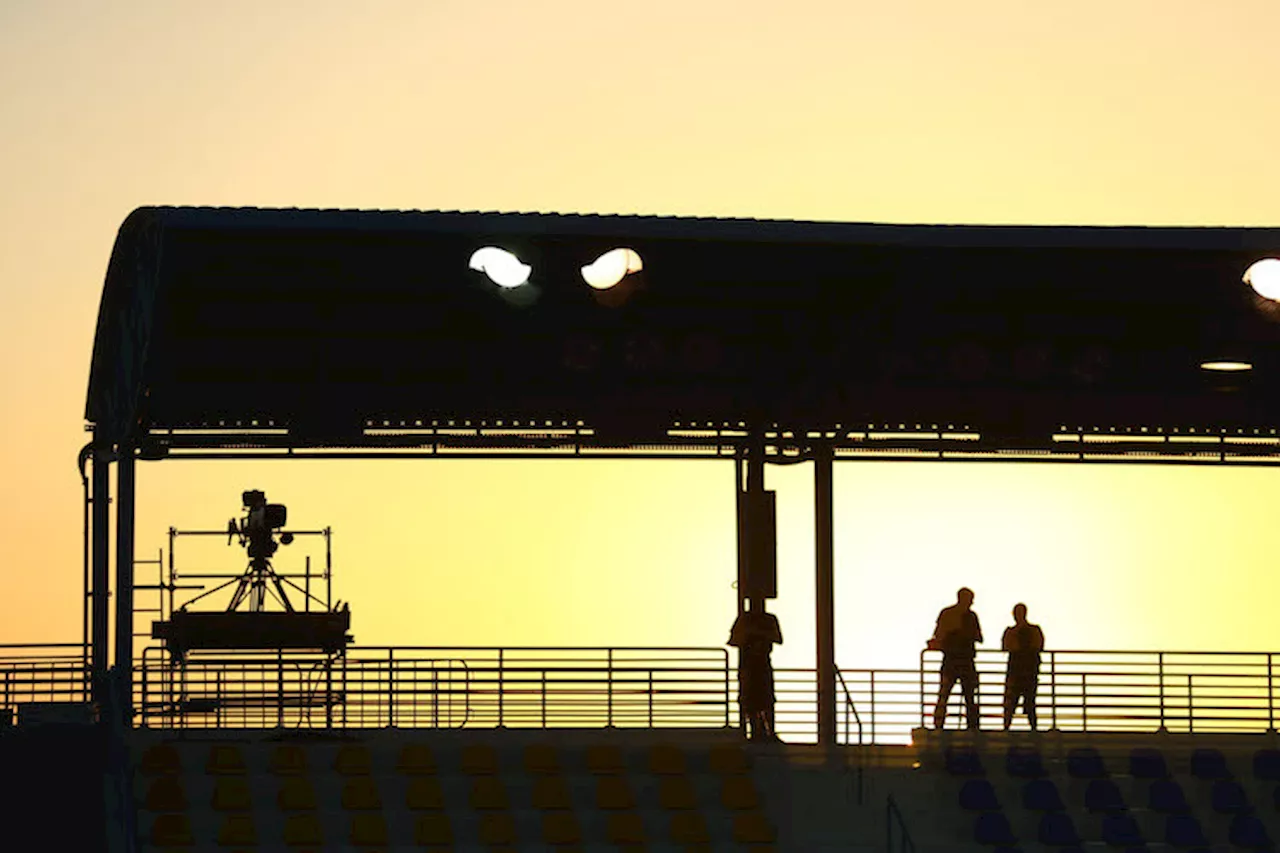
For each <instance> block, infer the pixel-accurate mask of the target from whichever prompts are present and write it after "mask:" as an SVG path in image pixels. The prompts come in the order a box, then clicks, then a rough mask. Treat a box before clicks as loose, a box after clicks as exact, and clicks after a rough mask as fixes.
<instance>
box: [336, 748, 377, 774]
mask: <svg viewBox="0 0 1280 853" xmlns="http://www.w3.org/2000/svg"><path fill="white" fill-rule="evenodd" d="M333 769H334V770H337V771H338V772H339V773H341V774H342V775H343V776H368V775H369V774H370V773H372V772H373V756H372V755H370V754H369V747H367V746H365V745H364V744H360V743H347V744H343V745H342V748H341V749H339V750H338V754H337V756H336V757H335V758H334V759H333Z"/></svg>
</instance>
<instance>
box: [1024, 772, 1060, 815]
mask: <svg viewBox="0 0 1280 853" xmlns="http://www.w3.org/2000/svg"><path fill="white" fill-rule="evenodd" d="M1022 807H1023V808H1024V809H1026V810H1027V811H1032V812H1060V811H1064V810H1065V808H1066V807H1065V806H1064V805H1063V804H1062V795H1061V794H1060V793H1058V786H1057V785H1055V784H1054V783H1053V780H1052V779H1032V780H1031V781H1030V782H1028V783H1027V784H1025V785H1023V786H1022Z"/></svg>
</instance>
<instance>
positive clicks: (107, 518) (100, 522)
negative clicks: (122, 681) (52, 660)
mask: <svg viewBox="0 0 1280 853" xmlns="http://www.w3.org/2000/svg"><path fill="white" fill-rule="evenodd" d="M92 501H93V507H92V513H91V514H92V516H93V519H92V527H93V531H92V533H93V549H92V550H93V587H92V595H93V701H94V702H96V703H98V705H99V707H101V706H102V705H103V704H105V702H106V699H107V696H106V692H105V679H106V675H107V664H108V657H109V656H110V654H111V650H110V648H108V644H109V643H110V630H109V629H110V625H109V621H110V615H111V611H110V609H109V607H108V605H109V604H110V600H109V598H108V596H109V595H110V590H111V554H110V552H109V550H108V549H109V547H110V544H111V530H110V523H111V515H110V513H111V456H110V449H109V448H107V447H103V446H101V445H99V444H97V442H96V441H95V447H94V451H93V495H92Z"/></svg>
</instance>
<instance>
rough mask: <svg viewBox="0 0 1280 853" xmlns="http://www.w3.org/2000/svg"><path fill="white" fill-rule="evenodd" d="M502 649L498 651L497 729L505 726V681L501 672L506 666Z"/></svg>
mask: <svg viewBox="0 0 1280 853" xmlns="http://www.w3.org/2000/svg"><path fill="white" fill-rule="evenodd" d="M503 652H504V650H503V649H498V728H503V727H504V726H505V725H506V698H507V689H506V679H505V678H504V673H503V670H504V668H505V666H506V658H505V655H504V653H503Z"/></svg>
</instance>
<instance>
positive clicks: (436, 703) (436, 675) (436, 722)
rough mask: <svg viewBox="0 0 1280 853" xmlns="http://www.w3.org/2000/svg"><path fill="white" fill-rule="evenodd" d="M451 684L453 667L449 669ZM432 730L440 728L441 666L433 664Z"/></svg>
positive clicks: (450, 681)
mask: <svg viewBox="0 0 1280 853" xmlns="http://www.w3.org/2000/svg"><path fill="white" fill-rule="evenodd" d="M449 683H450V684H453V667H452V665H451V666H450V667H449ZM431 728H433V729H438V728H440V664H439V662H437V661H432V662H431Z"/></svg>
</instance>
